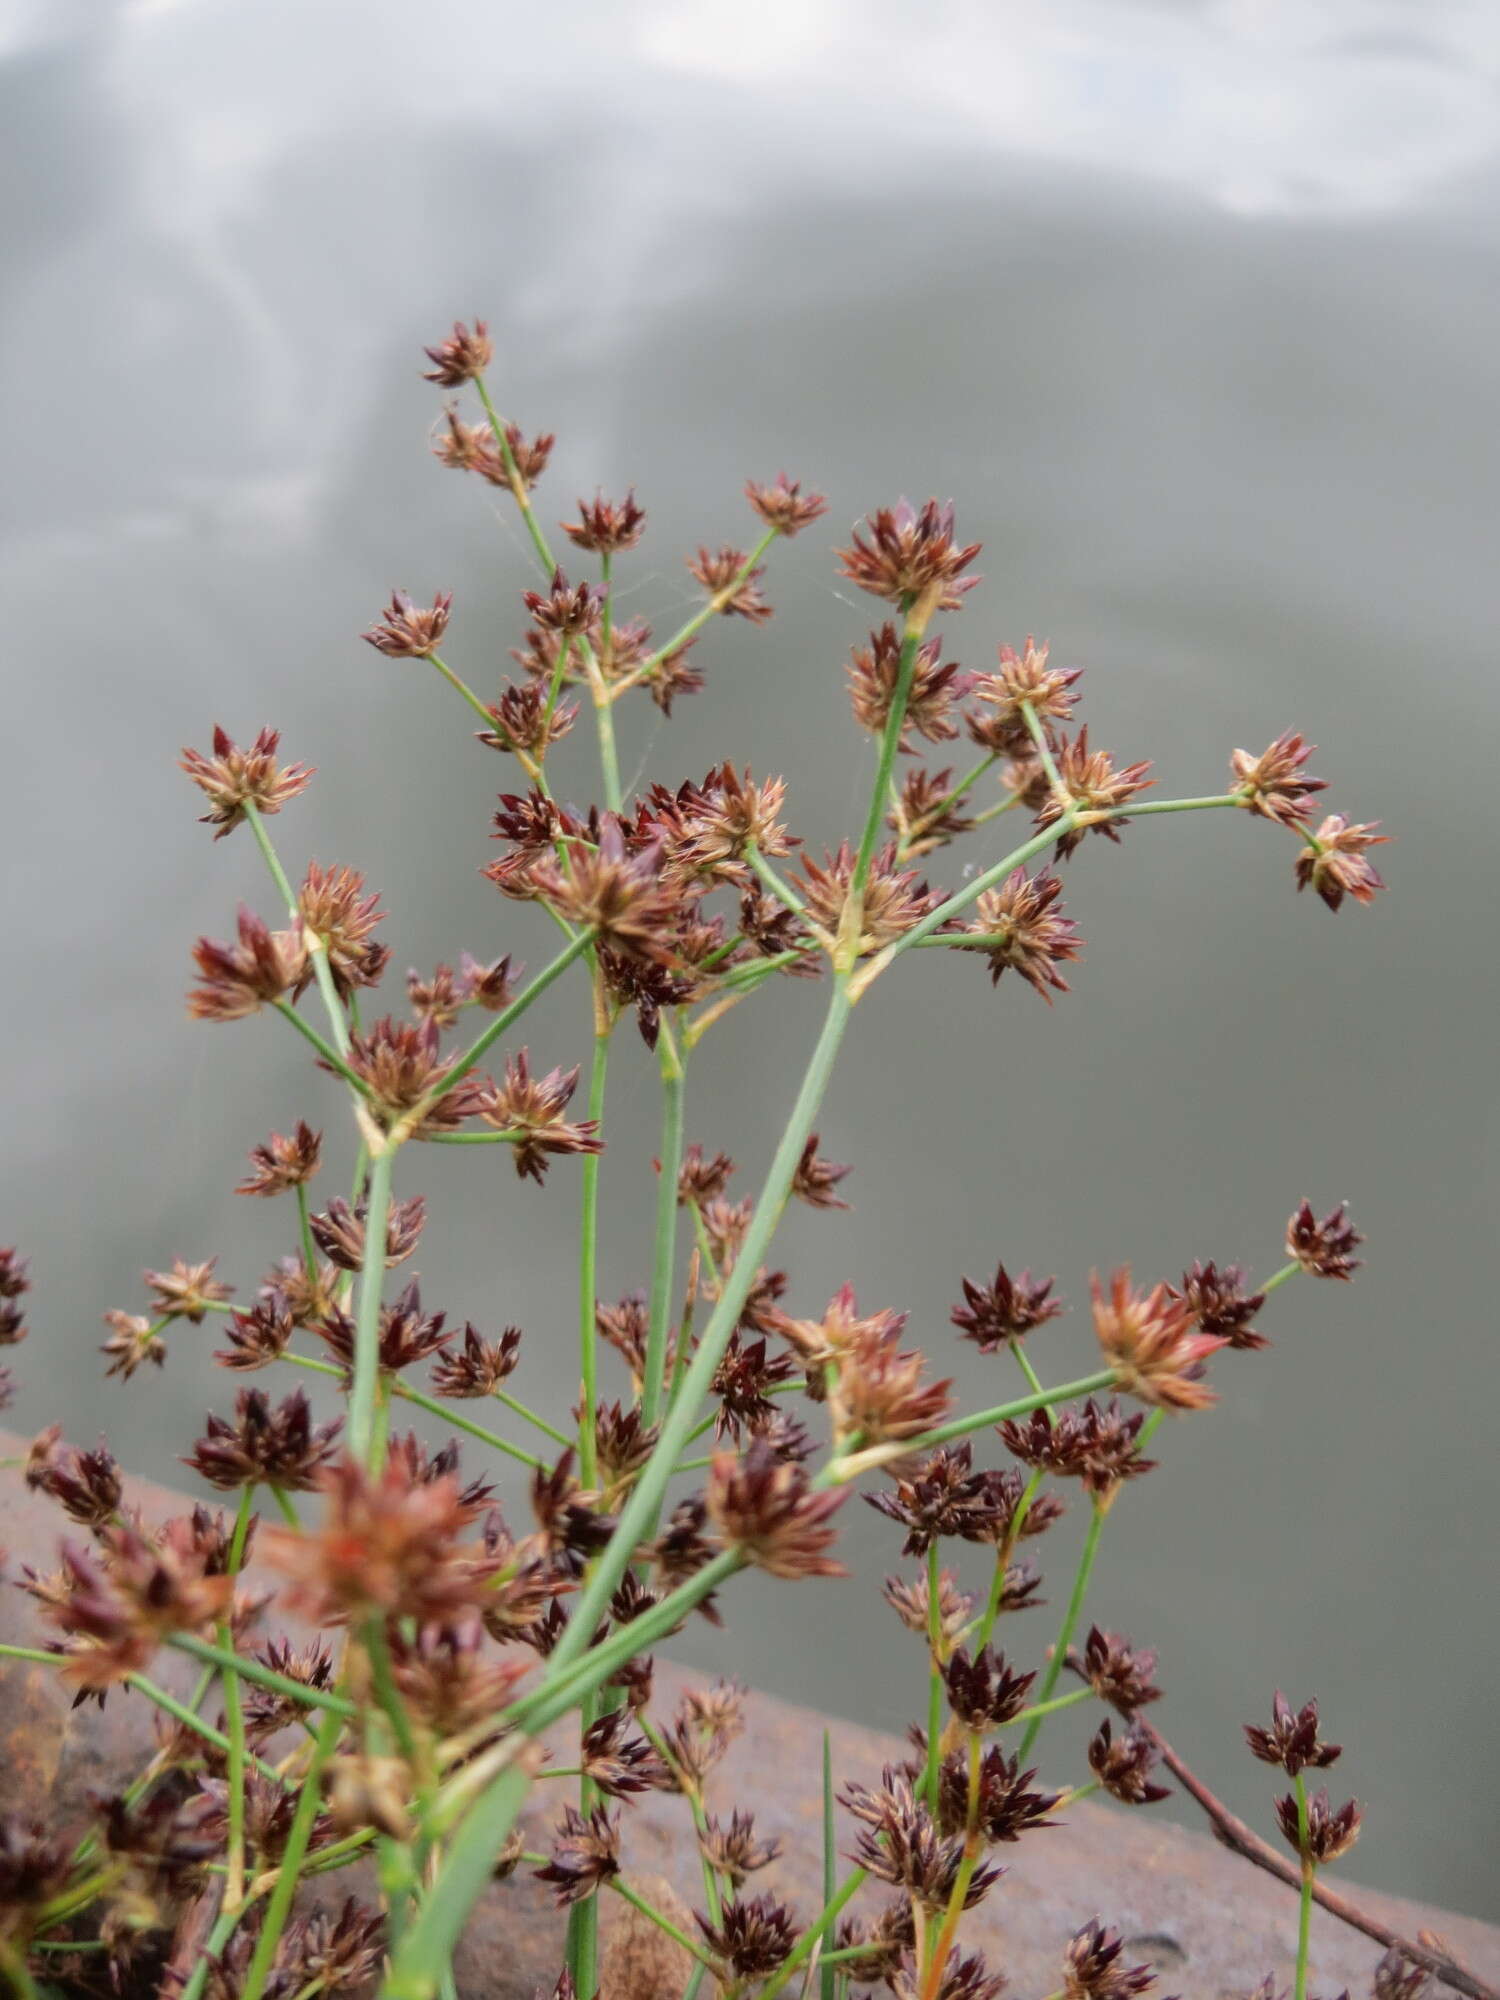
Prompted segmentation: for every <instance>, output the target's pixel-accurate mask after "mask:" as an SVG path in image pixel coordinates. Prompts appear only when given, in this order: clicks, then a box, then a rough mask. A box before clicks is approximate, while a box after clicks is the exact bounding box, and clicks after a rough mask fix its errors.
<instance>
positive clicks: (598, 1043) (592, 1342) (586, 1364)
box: [578, 1008, 609, 1486]
mask: <svg viewBox="0 0 1500 2000" xmlns="http://www.w3.org/2000/svg"><path fill="white" fill-rule="evenodd" d="M598 1012H599V1022H598V1026H597V1028H596V1029H595V1033H594V1066H593V1069H592V1070H591V1072H590V1074H589V1118H590V1119H591V1120H592V1122H593V1124H594V1126H595V1128H596V1129H597V1128H598V1127H599V1126H600V1125H601V1124H602V1123H603V1119H604V1086H605V1082H606V1080H607V1077H608V1074H609V1020H608V1017H607V1015H605V1014H604V1013H603V1010H602V1008H600V1009H599V1010H598ZM599 1163H600V1156H599V1154H597V1153H590V1154H588V1155H587V1156H586V1157H585V1159H584V1162H583V1172H582V1175H581V1176H580V1178H581V1181H582V1202H581V1214H580V1219H579V1226H578V1237H579V1247H578V1374H579V1385H580V1391H581V1393H580V1397H579V1409H578V1470H579V1472H580V1474H581V1475H582V1478H583V1483H584V1485H585V1486H593V1485H594V1484H595V1483H596V1481H597V1479H598V1476H599V1466H598V1460H597V1452H596V1439H595V1435H594V1408H595V1405H596V1403H597V1402H598V1351H599V1333H598V1328H597V1326H596V1324H595V1319H594V1314H595V1308H596V1306H597V1303H598V1289H599V1287H598V1270H599Z"/></svg>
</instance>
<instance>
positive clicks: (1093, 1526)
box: [1020, 1500, 1109, 1764]
mask: <svg viewBox="0 0 1500 2000" xmlns="http://www.w3.org/2000/svg"><path fill="white" fill-rule="evenodd" d="M1108 1512H1109V1509H1108V1508H1107V1507H1103V1506H1101V1505H1100V1504H1099V1502H1098V1501H1097V1500H1096V1501H1095V1502H1094V1510H1093V1518H1092V1519H1091V1520H1090V1522H1089V1531H1088V1534H1087V1535H1086V1536H1085V1537H1084V1543H1083V1554H1082V1555H1081V1556H1080V1557H1079V1558H1078V1569H1077V1571H1076V1573H1075V1575H1074V1577H1073V1590H1072V1594H1071V1595H1070V1596H1069V1598H1068V1608H1067V1610H1066V1611H1065V1612H1064V1613H1063V1621H1062V1624H1061V1626H1060V1627H1059V1629H1058V1634H1057V1642H1056V1644H1055V1645H1054V1646H1053V1648H1052V1657H1051V1659H1050V1660H1049V1661H1048V1662H1047V1670H1046V1672H1045V1673H1044V1674H1043V1675H1042V1684H1041V1686H1040V1687H1039V1688H1038V1690H1037V1699H1036V1701H1035V1702H1034V1703H1033V1705H1032V1717H1031V1721H1030V1722H1029V1723H1028V1724H1027V1726H1026V1734H1025V1735H1024V1736H1023V1737H1022V1738H1021V1749H1020V1757H1021V1762H1022V1763H1023V1764H1024V1763H1025V1761H1026V1759H1027V1758H1028V1757H1029V1756H1030V1754H1031V1746H1032V1744H1033V1743H1035V1741H1036V1739H1037V1737H1038V1736H1039V1735H1040V1734H1041V1730H1042V1724H1043V1722H1044V1721H1045V1720H1046V1717H1047V1713H1048V1704H1049V1702H1050V1699H1051V1695H1052V1690H1053V1689H1054V1688H1055V1687H1056V1686H1057V1682H1058V1677H1059V1676H1060V1674H1061V1673H1062V1670H1063V1665H1064V1663H1065V1661H1066V1659H1067V1655H1068V1641H1069V1640H1070V1639H1071V1638H1072V1636H1073V1628H1074V1627H1075V1626H1076V1625H1077V1623H1078V1616H1079V1613H1080V1612H1081V1611H1082V1610H1083V1600H1084V1598H1085V1597H1086V1596H1087V1595H1088V1588H1089V1577H1090V1576H1091V1575H1092V1573H1093V1568H1094V1558H1095V1556H1096V1555H1098V1553H1099V1537H1100V1535H1101V1534H1103V1532H1104V1521H1105V1516H1106V1515H1107V1514H1108ZM1086 1692H1092V1690H1086ZM1039 1710H1040V1713H1038V1711H1039Z"/></svg>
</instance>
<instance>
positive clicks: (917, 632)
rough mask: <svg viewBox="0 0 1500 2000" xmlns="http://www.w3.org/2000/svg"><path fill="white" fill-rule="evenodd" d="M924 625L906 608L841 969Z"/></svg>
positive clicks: (844, 926)
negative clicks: (892, 690)
mask: <svg viewBox="0 0 1500 2000" xmlns="http://www.w3.org/2000/svg"><path fill="white" fill-rule="evenodd" d="M922 631H923V625H922V623H921V622H918V621H916V620H914V619H913V618H912V617H911V615H910V610H909V608H908V618H907V626H906V632H905V636H904V637H903V638H902V641H901V658H900V662H899V664H898V666H897V669H896V686H895V691H894V693H893V694H892V696H891V709H890V714H889V715H888V716H887V717H886V724H885V729H884V731H883V732H882V735H881V738H880V761H879V763H878V765H877V767H876V772H875V784H874V788H873V789H872V791H871V793H870V809H869V811H868V812H867V813H866V815H865V830H864V832H863V834H861V836H860V842H859V851H858V853H857V854H856V855H855V859H854V872H853V874H852V875H851V876H850V879H849V898H848V903H847V905H846V907H845V911H844V915H843V918H842V919H841V921H840V925H839V932H840V937H839V942H840V946H841V953H840V959H841V962H842V963H843V966H844V969H848V968H849V967H852V965H853V963H854V960H855V957H856V956H857V954H858V949H859V935H860V930H861V927H862V925H863V921H864V906H865V885H866V883H867V882H868V881H869V878H870V864H871V862H872V861H873V860H874V858H875V849H876V848H877V847H878V846H879V844H880V834H881V829H882V827H883V826H884V824H885V810H886V793H887V791H888V789H889V787H890V782H891V775H892V773H893V772H894V770H895V768H896V753H897V751H898V750H899V748H900V745H901V732H902V730H903V728H904V727H905V725H906V704H907V701H908V699H909V697H910V695H911V686H912V681H913V679H914V678H915V676H916V670H917V652H918V650H919V648H920V647H921V644H922Z"/></svg>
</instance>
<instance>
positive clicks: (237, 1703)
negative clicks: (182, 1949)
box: [218, 1486, 255, 1903]
mask: <svg viewBox="0 0 1500 2000" xmlns="http://www.w3.org/2000/svg"><path fill="white" fill-rule="evenodd" d="M254 1502H255V1488H254V1486H246V1487H245V1488H244V1489H243V1490H242V1491H241V1493H240V1504H239V1510H238V1512H237V1513H236V1515H235V1520H234V1533H233V1535H232V1536H231V1537H230V1542H229V1559H228V1564H227V1570H228V1574H229V1575H230V1576H231V1577H233V1576H238V1574H239V1570H240V1565H241V1563H242V1562H243V1561H244V1559H245V1539H246V1537H247V1536H248V1535H249V1533H250V1514H251V1509H252V1507H253V1506H254ZM218 1637H219V1644H220V1645H221V1646H223V1647H225V1648H227V1649H230V1650H232V1649H233V1644H234V1640H233V1634H232V1632H231V1630H230V1626H229V1622H228V1620H227V1619H225V1620H223V1621H222V1622H221V1623H220V1625H219V1629H218ZM222 1686H223V1691H224V1719H225V1721H226V1722H227V1723H228V1725H229V1729H228V1735H229V1756H228V1760H227V1763H226V1766H225V1772H224V1776H225V1780H226V1783H227V1786H228V1796H227V1800H226V1815H227V1820H228V1839H227V1847H226V1857H227V1859H228V1862H229V1874H228V1878H227V1885H226V1888H225V1891H224V1893H225V1895H226V1896H227V1898H228V1899H229V1901H230V1902H231V1903H238V1902H239V1901H240V1899H241V1897H243V1895H244V1893H245V1711H244V1705H243V1703H242V1702H241V1699H240V1677H239V1675H238V1674H230V1673H226V1674H225V1675H224V1677H223V1682H222Z"/></svg>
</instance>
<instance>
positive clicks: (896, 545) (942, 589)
mask: <svg viewBox="0 0 1500 2000" xmlns="http://www.w3.org/2000/svg"><path fill="white" fill-rule="evenodd" d="M979 546H980V545H979V543H978V542H969V543H968V544H966V545H960V544H959V543H958V542H956V541H955V540H954V535H953V506H952V503H951V502H950V503H949V504H948V505H947V506H946V507H944V506H940V505H939V504H938V502H937V501H936V500H928V501H926V502H925V503H924V504H923V506H922V507H921V508H920V509H917V508H914V507H913V506H912V505H911V504H910V502H909V501H906V500H901V501H898V502H897V504H896V505H895V506H894V507H881V508H878V509H877V510H876V511H875V513H873V514H872V515H870V517H869V519H868V520H867V521H866V522H864V523H863V533H861V531H860V530H859V529H856V530H855V531H854V533H853V535H852V536H851V537H850V546H849V547H848V548H847V549H840V550H839V551H838V555H839V560H840V562H841V563H842V565H843V569H842V574H843V575H844V576H846V577H848V579H849V581H850V582H851V583H857V584H858V585H859V587H860V589H861V590H867V591H869V593H870V594H871V596H872V597H883V598H885V599H886V600H887V602H889V603H891V604H899V605H901V606H902V607H903V608H904V607H905V606H906V605H908V604H912V603H916V602H919V601H921V602H925V604H926V605H927V606H928V607H929V608H930V609H931V610H933V611H957V610H958V608H959V607H960V605H961V604H962V603H963V600H964V597H965V595H966V594H967V592H969V591H971V590H972V589H973V588H974V586H975V584H977V583H978V581H979V578H978V577H977V576H965V575H964V574H963V572H964V571H965V570H966V569H967V568H968V567H969V565H970V563H972V562H973V560H974V558H975V556H977V555H978V554H979Z"/></svg>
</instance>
